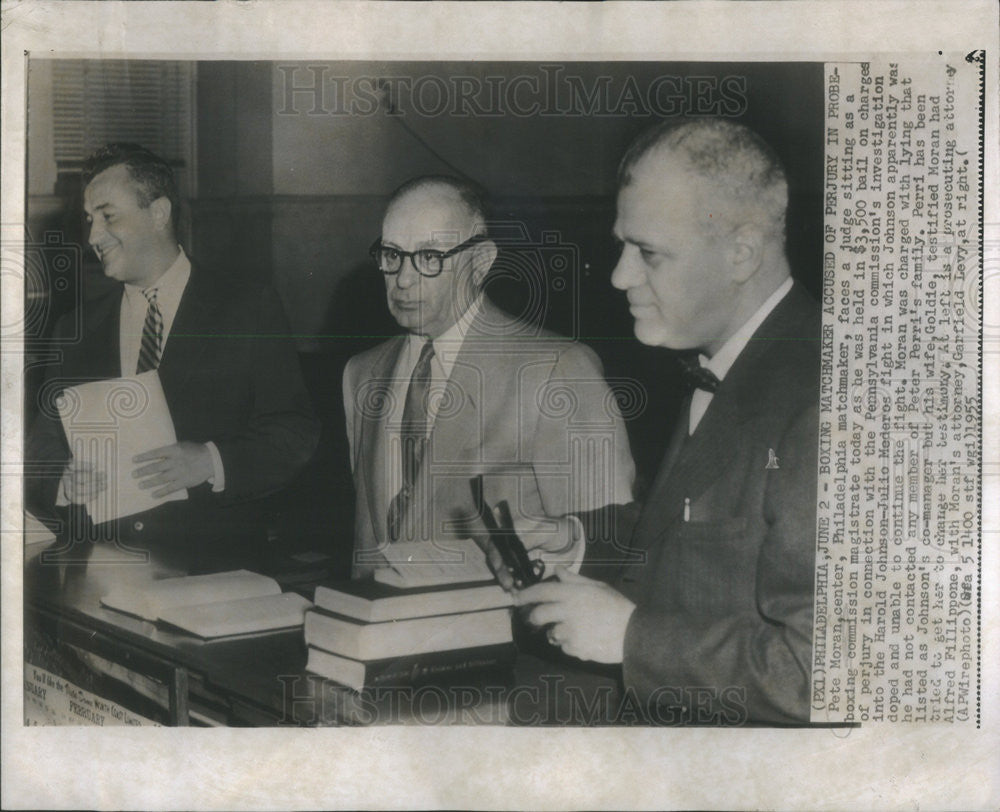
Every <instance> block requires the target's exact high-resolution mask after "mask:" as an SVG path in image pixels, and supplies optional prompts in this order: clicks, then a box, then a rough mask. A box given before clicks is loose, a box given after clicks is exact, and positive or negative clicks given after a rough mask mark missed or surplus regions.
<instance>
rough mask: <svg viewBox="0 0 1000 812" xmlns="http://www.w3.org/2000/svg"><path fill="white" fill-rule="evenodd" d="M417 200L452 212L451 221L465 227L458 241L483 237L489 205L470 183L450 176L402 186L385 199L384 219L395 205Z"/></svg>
mask: <svg viewBox="0 0 1000 812" xmlns="http://www.w3.org/2000/svg"><path fill="white" fill-rule="evenodd" d="M413 196H420V197H422V198H423V199H426V200H433V201H434V202H435V203H436V204H440V205H443V206H447V207H449V208H453V209H454V215H455V219H463V220H465V221H466V222H467V223H468V228H469V229H470V232H469V233H468V234H466V235H464V236H463V238H462V239H466V238H467V237H471V236H472V235H473V234H485V233H486V230H487V227H486V222H487V216H488V208H489V202H488V199H487V195H486V190H485V189H483V188H482V187H481V186H479V185H478V184H476V183H473V182H472V181H471V180H466V179H463V178H456V177H452V176H451V175H421V176H420V177H417V178H412V179H410V180H408V181H406V183H403V184H402V185H400V186H399V187H397V188H396V190H395V191H394V192H393V193H392V194H391V195H390V196H389V203H388V206H387V207H386V216H388V214H389V212H390V211H391V210H392V208H393V207H394V206H395V205H396V204H397V203H402V202H404V201H405V200H406V199H407V198H411V197H413Z"/></svg>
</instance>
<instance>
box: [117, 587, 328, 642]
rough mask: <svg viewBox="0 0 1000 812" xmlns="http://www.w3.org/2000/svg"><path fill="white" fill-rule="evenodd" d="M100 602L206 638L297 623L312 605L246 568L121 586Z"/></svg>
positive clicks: (281, 627) (277, 627)
mask: <svg viewBox="0 0 1000 812" xmlns="http://www.w3.org/2000/svg"><path fill="white" fill-rule="evenodd" d="M101 603H102V604H104V605H105V606H107V607H109V608H110V609H116V610H117V611H119V612H126V613H128V614H130V615H137V616H139V617H141V618H143V619H145V620H153V621H156V620H159V621H162V622H164V623H169V624H170V625H172V626H176V627H178V628H180V629H183V630H184V631H187V632H191V633H193V634H196V635H198V636H199V637H206V638H209V637H224V636H227V635H234V634H248V633H250V632H261V631H272V630H275V629H284V628H292V627H295V626H301V625H302V622H303V619H304V616H305V611H306V609H308V608H309V607H310V606H312V604H311V603H310V602H309V601H308V600H307V599H306V598H303V597H302V596H301V595H296V594H295V593H293V592H285V593H282V591H281V587H280V586H278V583H277V581H275V580H274V579H273V578H268V577H267V576H265V575H258V574H257V573H254V572H249V571H247V570H234V571H232V572H217V573H213V574H211V575H189V576H184V577H181V578H164V579H163V580H162V581H154V582H152V583H145V584H142V585H141V586H137V585H131V586H122V587H118V588H117V589H114V590H112V591H111V592H109V593H108V594H107V595H104V596H103V597H102V598H101Z"/></svg>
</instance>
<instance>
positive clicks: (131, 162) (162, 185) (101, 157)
mask: <svg viewBox="0 0 1000 812" xmlns="http://www.w3.org/2000/svg"><path fill="white" fill-rule="evenodd" d="M114 166H124V167H125V168H126V169H127V170H128V174H129V177H130V178H132V180H133V181H134V183H135V185H136V187H137V189H138V196H139V205H140V206H141V207H142V208H146V207H147V206H149V204H150V203H152V202H153V201H154V200H157V199H159V198H161V197H165V198H167V200H169V201H170V214H171V219H172V221H173V222H174V224H175V225H176V223H177V216H178V213H179V211H180V194H179V193H178V191H177V184H176V183H175V182H174V171H173V170H172V169H171V168H170V164H168V163H167V162H166V161H165V160H164V159H163V158H161V157H160V156H159V155H157V154H155V153H153V152H150V151H149V150H148V149H146V148H145V147H141V146H139V145H138V144H130V143H127V142H124V141H116V142H114V143H111V144H105V145H104V146H103V147H100V148H99V149H97V150H95V151H94V152H93V153H92V154H91V155H90V156H88V157H87V159H86V160H85V161H84V162H83V185H84V186H86V185H87V184H89V183H90V182H91V181H92V180H93V179H94V178H95V177H97V175H99V174H101V172H103V171H104V170H106V169H111V168H112V167H114Z"/></svg>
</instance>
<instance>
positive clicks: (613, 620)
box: [514, 567, 635, 663]
mask: <svg viewBox="0 0 1000 812" xmlns="http://www.w3.org/2000/svg"><path fill="white" fill-rule="evenodd" d="M556 576H557V578H558V580H556V581H543V582H542V583H540V584H535V585H534V586H530V587H528V588H527V589H522V590H521V591H520V592H516V593H515V594H514V603H515V604H516V605H518V606H531V610H530V611H529V612H528V614H527V619H528V622H529V623H531V624H532V625H534V626H548V627H549V631H548V638H549V642H550V643H552V644H553V645H556V646H559V647H560V648H561V649H562V650H563V651H565V652H566V653H567V654H570V655H572V656H574V657H578V658H579V659H581V660H593V661H594V662H598V663H620V662H621V661H622V660H623V659H624V656H625V653H624V652H625V629H626V628H627V627H628V621H629V618H630V617H631V616H632V611H633V610H634V609H635V604H634V603H632V601H630V600H629V599H628V598H626V597H625V596H624V595H622V594H621V593H620V592H618V591H617V590H615V589H612V588H611V587H610V586H608V585H607V584H605V583H604V582H602V581H595V580H593V579H591V578H584V577H583V576H582V575H575V574H573V573H571V572H569V571H568V570H566V569H565V568H564V567H559V568H558V569H557V570H556Z"/></svg>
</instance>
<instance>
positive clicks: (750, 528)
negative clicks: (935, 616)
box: [517, 119, 820, 724]
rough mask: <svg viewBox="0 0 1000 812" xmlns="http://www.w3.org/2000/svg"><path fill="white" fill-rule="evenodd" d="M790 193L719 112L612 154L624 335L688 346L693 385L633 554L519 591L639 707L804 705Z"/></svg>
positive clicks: (815, 320)
mask: <svg viewBox="0 0 1000 812" xmlns="http://www.w3.org/2000/svg"><path fill="white" fill-rule="evenodd" d="M787 195H788V192H787V183H786V180H785V176H784V172H783V170H782V168H781V166H780V164H779V162H778V160H777V158H776V157H775V156H774V154H773V153H772V151H771V150H770V148H769V147H768V146H767V145H766V144H765V143H764V142H763V141H762V140H761V139H760V138H759V137H758V136H756V134H754V133H753V132H751V131H750V130H749V129H747V128H746V127H744V126H742V125H740V124H737V123H735V122H731V121H726V120H704V119H703V120H692V121H688V122H684V123H681V124H680V125H679V126H678V125H672V124H667V125H662V126H659V127H656V128H654V129H653V130H651V131H649V132H647V133H645V134H644V135H643V136H641V137H640V138H639V139H638V140H637V141H636V142H635V143H634V144H633V145H632V147H631V148H630V149H629V151H628V153H627V154H626V155H625V157H624V159H623V161H622V164H621V167H620V170H619V193H618V213H617V220H616V222H615V234H616V236H617V237H618V239H619V240H621V242H622V243H623V249H622V255H621V259H620V260H619V263H618V266H617V267H616V268H615V270H614V274H613V276H612V283H613V284H614V286H615V287H617V288H619V289H620V290H624V291H626V293H627V295H628V300H629V305H630V309H631V312H632V315H633V317H634V319H635V334H636V337H637V338H638V339H639V340H640V341H642V342H643V343H645V344H650V345H655V346H663V347H667V348H670V349H672V350H680V351H684V352H685V355H683V356H681V359H682V361H683V363H684V364H685V367H686V370H687V372H688V375H689V378H690V380H691V381H692V387H693V392H692V395H690V396H689V397H688V399H687V400H686V401H685V405H684V408H683V410H682V414H681V417H680V420H679V424H678V426H677V428H676V432H675V435H674V437H673V439H672V441H671V443H670V446H669V448H668V451H667V454H666V457H665V459H664V461H663V463H662V465H661V467H660V471H659V473H658V475H657V477H656V480H655V481H654V483H653V485H652V488H651V489H650V491H649V494H648V498H647V499H646V500H645V502H644V504H643V505H642V509H641V511H638V510H637V511H633V515H637V520H636V521H634V522H632V524H631V526H632V530H631V532H626V533H624V534H622V535H620V537H619V539H618V543H619V544H621V545H622V546H623V547H627V548H628V553H629V555H623V554H622V551H620V550H608V549H600V548H599V546H598V545H590V546H589V549H588V551H587V559H588V560H590V559H603V560H604V561H605V562H606V561H608V560H609V559H612V558H614V557H615V556H617V557H618V560H619V561H621V560H627V559H629V558H630V557H631V561H632V562H633V563H625V564H622V565H621V566H619V567H618V568H617V571H615V572H614V573H613V574H612V575H611V576H610V577H607V580H606V582H605V581H601V580H591V579H590V578H585V577H583V576H582V575H577V574H573V573H571V572H561V573H560V578H559V579H558V580H555V581H551V582H545V583H542V584H538V585H536V586H534V587H531V588H529V589H526V590H523V591H522V592H521V593H520V594H519V596H518V598H517V600H518V602H519V603H521V604H524V605H532V608H531V609H530V613H529V618H530V620H531V622H533V623H534V624H536V625H539V626H548V635H549V639H550V641H552V642H553V643H555V644H556V645H559V646H561V647H562V649H563V650H564V651H565V652H566V653H568V654H572V655H575V656H577V657H579V658H581V659H585V660H593V661H598V662H604V663H621V664H622V672H621V676H622V681H623V683H624V687H625V689H626V691H629V692H632V693H633V694H634V696H635V697H636V698H637V699H638V700H639V701H640V702H641V703H642V705H643V707H644V708H645V710H646V711H647V712H648V713H649V715H650V719H651V720H652V721H654V722H657V721H658V722H662V723H678V722H681V723H709V724H712V723H714V724H726V723H729V724H738V723H744V722H751V723H765V724H773V723H779V724H783V723H807V722H808V721H809V691H808V689H809V676H810V653H811V644H812V618H813V580H814V571H813V566H814V550H815V534H816V482H817V433H818V389H819V366H820V365H819V346H820V345H819V336H820V318H819V310H818V307H817V305H816V304H815V303H814V302H813V301H812V300H811V299H810V297H809V296H808V295H807V294H806V293H805V292H804V291H803V290H802V289H801V288H800V287H799V286H798V285H797V284H796V283H793V282H792V279H791V276H790V272H789V267H788V263H787V260H786V259H785V254H784V224H785V209H786V207H787ZM624 524H625V523H624V522H623V523H622V525H620V526H624ZM634 562H638V563H634ZM585 566H586V562H585Z"/></svg>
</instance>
